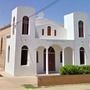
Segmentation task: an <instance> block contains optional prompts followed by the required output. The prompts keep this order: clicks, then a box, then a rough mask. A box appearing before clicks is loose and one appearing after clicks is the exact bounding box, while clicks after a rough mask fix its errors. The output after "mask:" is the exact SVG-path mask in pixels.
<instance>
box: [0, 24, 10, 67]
mask: <svg viewBox="0 0 90 90" xmlns="http://www.w3.org/2000/svg"><path fill="white" fill-rule="evenodd" d="M10 32H11V27H10V26H8V27H5V28H1V29H0V68H3V69H4V67H5V57H6V55H5V54H6V36H7V35H10ZM1 38H3V44H2V52H1Z"/></svg>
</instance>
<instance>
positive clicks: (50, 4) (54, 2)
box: [11, 0, 59, 26]
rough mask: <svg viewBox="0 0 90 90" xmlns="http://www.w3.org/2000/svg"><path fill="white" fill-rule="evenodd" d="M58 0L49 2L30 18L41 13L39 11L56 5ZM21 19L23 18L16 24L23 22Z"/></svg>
mask: <svg viewBox="0 0 90 90" xmlns="http://www.w3.org/2000/svg"><path fill="white" fill-rule="evenodd" d="M58 1H59V0H54V1H53V2H51V3H49V4H48V5H46V6H45V7H43V8H42V9H40V10H39V11H37V12H35V13H33V14H32V15H30V16H29V18H31V17H33V16H35V15H37V14H39V13H40V12H42V11H45V10H47V9H48V8H50V7H51V6H53V5H55V4H56V3H57V2H58ZM21 21H22V20H20V21H17V22H16V24H18V23H19V22H21ZM11 26H12V25H11Z"/></svg>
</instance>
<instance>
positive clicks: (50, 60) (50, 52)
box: [48, 47, 55, 71]
mask: <svg viewBox="0 0 90 90" xmlns="http://www.w3.org/2000/svg"><path fill="white" fill-rule="evenodd" d="M48 68H49V71H55V50H54V49H53V48H52V47H50V48H49V49H48Z"/></svg>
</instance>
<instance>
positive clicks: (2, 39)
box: [1, 37, 3, 53]
mask: <svg viewBox="0 0 90 90" xmlns="http://www.w3.org/2000/svg"><path fill="white" fill-rule="evenodd" d="M2 51H3V37H2V38H1V53H2Z"/></svg>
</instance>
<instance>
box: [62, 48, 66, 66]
mask: <svg viewBox="0 0 90 90" xmlns="http://www.w3.org/2000/svg"><path fill="white" fill-rule="evenodd" d="M64 64H65V61H64V49H63V50H62V66H64Z"/></svg>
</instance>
